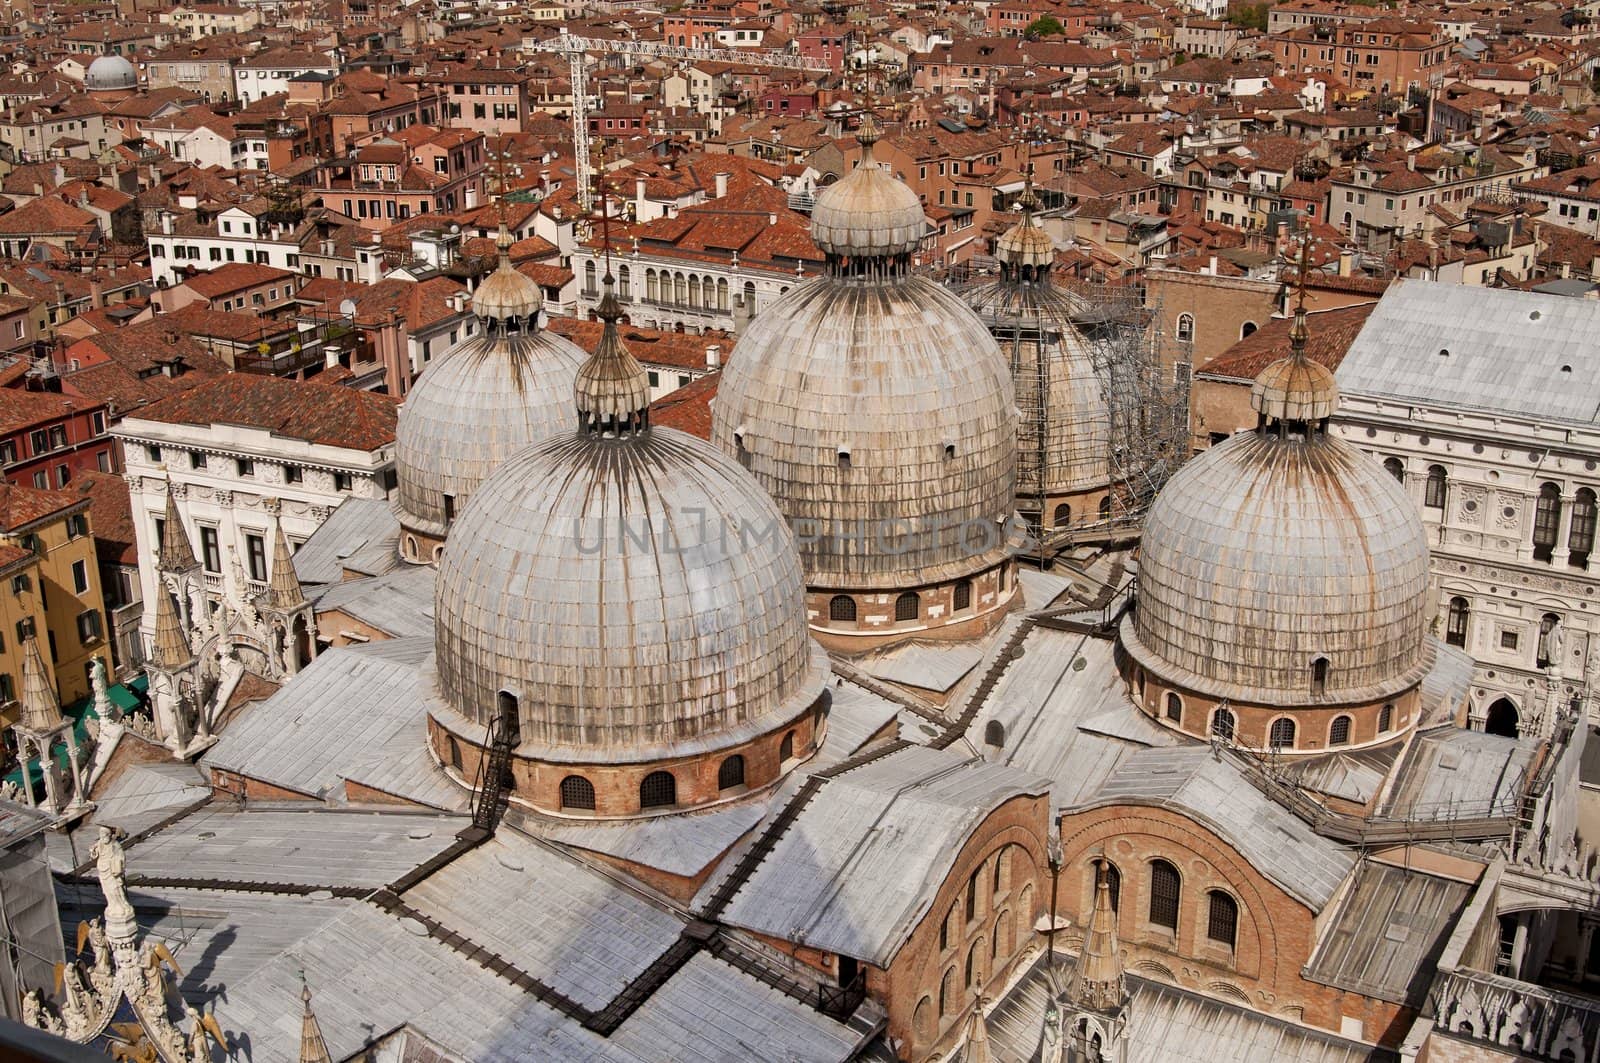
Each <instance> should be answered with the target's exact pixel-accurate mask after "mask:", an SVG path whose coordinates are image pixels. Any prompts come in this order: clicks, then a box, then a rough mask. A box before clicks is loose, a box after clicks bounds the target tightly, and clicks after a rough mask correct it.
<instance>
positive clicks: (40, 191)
mask: <svg viewBox="0 0 1600 1063" xmlns="http://www.w3.org/2000/svg"><path fill="white" fill-rule="evenodd" d="M33 194H34V195H35V196H42V195H44V185H42V184H40V183H39V182H38V181H35V182H33Z"/></svg>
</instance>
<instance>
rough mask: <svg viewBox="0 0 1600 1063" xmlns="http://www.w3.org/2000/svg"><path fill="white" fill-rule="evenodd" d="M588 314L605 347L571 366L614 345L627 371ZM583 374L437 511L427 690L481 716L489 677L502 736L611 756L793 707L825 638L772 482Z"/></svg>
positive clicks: (686, 741) (751, 725)
mask: <svg viewBox="0 0 1600 1063" xmlns="http://www.w3.org/2000/svg"><path fill="white" fill-rule="evenodd" d="M608 303H609V305H610V306H611V307H613V308H614V307H615V302H614V300H613V299H611V298H610V297H609V296H608V299H607V302H606V303H602V309H605V308H606V306H607V304H608ZM607 331H608V338H607V339H606V340H602V344H601V349H600V350H598V351H597V352H596V357H595V359H593V360H591V363H590V365H591V366H593V365H594V363H595V362H605V361H607V360H610V361H611V362H612V365H611V366H609V367H603V368H601V369H599V370H597V371H595V372H591V373H587V375H586V376H585V377H584V379H585V380H590V379H606V380H611V381H616V380H619V379H620V378H621V377H622V376H624V375H626V374H625V373H623V372H621V371H619V369H618V366H619V365H620V366H622V368H624V369H626V368H628V364H629V363H631V369H632V375H635V376H637V377H640V378H643V376H644V373H643V370H642V369H639V366H638V363H637V362H636V361H634V360H633V359H632V357H631V356H630V355H628V354H627V353H626V351H624V350H623V349H622V348H621V345H620V343H617V342H616V338H615V318H614V316H613V317H611V318H610V319H609V320H608V330H607ZM608 343H609V345H610V346H611V348H613V349H612V350H610V351H609V352H608V350H607V345H608ZM586 369H587V367H586ZM627 390H628V389H626V388H623V389H618V388H616V387H611V388H609V389H605V393H606V394H608V395H610V396H612V397H615V396H617V395H620V394H623V393H624V392H625V391H627ZM589 394H590V393H588V392H586V391H585V389H584V387H583V386H582V385H581V384H580V386H579V388H578V390H577V395H578V405H579V410H580V415H581V418H582V423H583V426H584V427H583V429H582V430H580V431H579V432H576V433H562V434H560V435H558V436H556V437H553V438H550V439H547V440H545V441H544V442H542V443H539V444H536V445H535V446H533V447H530V448H528V449H526V450H524V451H522V452H521V453H520V454H518V455H516V456H515V457H513V458H512V459H511V460H509V461H507V462H506V463H505V464H504V465H503V466H501V468H500V469H499V470H498V471H497V472H496V473H495V474H494V475H493V476H491V477H490V478H489V479H488V480H487V481H485V482H484V483H483V484H482V485H481V486H480V487H479V489H478V491H477V492H476V493H475V494H474V496H473V498H472V501H471V503H470V504H469V505H468V507H467V508H466V510H465V511H464V512H463V513H462V515H461V517H460V518H459V519H458V520H457V522H456V525H455V528H454V530H453V531H452V533H451V536H450V540H449V543H448V545H447V546H446V548H445V551H444V556H443V559H442V561H441V563H440V568H439V580H438V586H437V592H436V609H435V616H436V631H437V635H436V651H437V654H436V657H437V666H438V674H439V681H440V685H441V689H442V692H443V695H444V699H445V701H446V702H447V703H448V704H449V705H450V706H451V707H453V708H454V709H455V710H456V711H457V712H458V713H460V714H461V715H463V716H465V717H466V718H467V719H469V720H471V721H474V722H476V723H477V724H479V725H484V724H487V723H488V722H489V721H490V720H491V719H492V718H493V715H494V714H495V713H496V712H497V711H499V709H498V705H499V703H500V701H501V692H502V691H504V692H507V693H509V694H510V695H512V696H513V697H515V698H516V699H517V706H518V717H519V722H520V737H521V745H520V746H519V747H518V754H519V756H524V757H534V758H541V759H549V760H555V761H560V762H563V763H594V764H613V765H614V764H619V763H637V762H641V761H650V760H653V759H660V758H666V757H679V756H685V755H689V754H695V753H703V752H709V751H713V750H716V749H722V748H727V747H730V746H733V745H736V744H738V743H740V742H745V741H748V740H750V739H752V738H753V737H755V736H758V735H761V734H764V733H767V732H771V731H772V730H773V729H775V728H781V727H782V726H784V725H785V724H786V723H787V722H789V721H791V720H794V719H795V718H797V717H799V716H802V715H803V714H805V713H807V712H808V711H810V710H811V709H812V708H813V706H814V704H815V703H816V702H817V701H818V699H819V698H821V697H822V696H823V694H824V687H825V680H826V676H827V665H826V657H825V655H824V654H823V652H822V650H821V649H820V647H818V646H817V645H816V644H815V643H814V642H812V640H811V639H810V636H809V633H808V629H807V625H806V614H805V599H804V587H803V585H802V582H801V570H800V564H799V559H798V557H797V556H796V553H795V547H794V539H793V536H792V535H791V534H790V532H789V531H788V528H787V527H786V526H785V524H784V522H783V519H782V516H781V514H780V513H779V512H778V510H777V508H776V507H775V506H774V505H773V503H772V500H771V499H770V498H769V497H768V496H767V494H766V492H764V491H763V490H762V489H761V487H760V485H759V484H757V483H756V482H755V481H754V480H753V479H752V478H751V477H750V475H749V474H748V473H747V472H745V470H744V469H742V468H741V467H740V466H739V465H738V463H736V462H734V461H733V460H731V459H730V458H728V457H726V456H724V455H723V454H721V453H720V452H719V451H717V450H716V449H715V448H713V447H711V446H710V445H709V444H706V443H704V442H702V441H700V440H698V439H695V438H694V437H692V436H688V435H685V434H683V433H680V432H674V431H671V430H650V429H649V428H648V415H647V413H646V411H645V410H644V409H642V408H641V409H638V410H634V411H626V412H624V413H623V414H621V415H620V416H612V415H611V414H610V413H608V412H607V411H605V410H602V409H594V408H589V407H588V406H587V401H588V395H589Z"/></svg>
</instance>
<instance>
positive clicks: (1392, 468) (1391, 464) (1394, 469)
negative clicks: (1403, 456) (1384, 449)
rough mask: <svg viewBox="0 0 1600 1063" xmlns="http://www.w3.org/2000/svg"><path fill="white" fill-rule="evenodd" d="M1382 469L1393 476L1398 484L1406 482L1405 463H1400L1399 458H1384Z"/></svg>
mask: <svg viewBox="0 0 1600 1063" xmlns="http://www.w3.org/2000/svg"><path fill="white" fill-rule="evenodd" d="M1383 468H1384V471H1386V472H1387V473H1388V474H1389V475H1390V476H1393V477H1394V478H1395V479H1396V480H1398V481H1399V482H1400V483H1402V484H1403V483H1405V482H1406V463H1405V462H1403V461H1401V460H1400V459H1399V458H1384V459H1383Z"/></svg>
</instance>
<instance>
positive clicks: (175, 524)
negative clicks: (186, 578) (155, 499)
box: [159, 480, 200, 573]
mask: <svg viewBox="0 0 1600 1063" xmlns="http://www.w3.org/2000/svg"><path fill="white" fill-rule="evenodd" d="M162 527H163V531H162V533H161V557H160V558H159V561H160V565H161V571H163V572H172V573H176V572H190V571H193V570H194V569H197V568H199V567H200V562H199V561H197V560H195V556H194V547H193V546H192V545H191V544H190V542H189V533H188V532H187V531H186V530H184V527H183V518H182V517H180V516H179V515H178V500H177V498H175V497H174V496H173V494H172V481H171V480H168V481H167V513H166V517H165V518H164V520H163V525H162Z"/></svg>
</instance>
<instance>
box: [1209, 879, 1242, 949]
mask: <svg viewBox="0 0 1600 1063" xmlns="http://www.w3.org/2000/svg"><path fill="white" fill-rule="evenodd" d="M1210 902H1211V903H1210V908H1211V910H1210V912H1208V913H1207V916H1208V917H1207V919H1206V937H1208V938H1210V939H1211V940H1212V941H1215V942H1217V943H1218V944H1221V945H1226V946H1228V948H1230V949H1231V948H1233V946H1234V942H1235V941H1237V940H1238V937H1239V902H1238V901H1236V900H1234V899H1233V898H1232V897H1230V896H1228V895H1227V894H1226V893H1223V892H1222V891H1221V890H1212V891H1211V894H1210Z"/></svg>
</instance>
